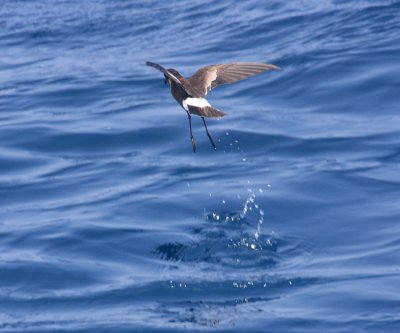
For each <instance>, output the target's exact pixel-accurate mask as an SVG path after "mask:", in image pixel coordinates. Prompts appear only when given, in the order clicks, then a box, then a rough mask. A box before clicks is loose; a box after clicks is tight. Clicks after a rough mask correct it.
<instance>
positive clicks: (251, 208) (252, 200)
mask: <svg viewBox="0 0 400 333" xmlns="http://www.w3.org/2000/svg"><path fill="white" fill-rule="evenodd" d="M247 191H248V193H249V196H248V197H247V199H246V201H245V203H244V206H243V210H242V212H241V213H240V218H241V219H245V218H246V216H247V215H248V214H250V212H251V213H254V214H256V216H257V215H258V218H257V219H258V220H257V229H256V232H255V233H254V237H255V238H256V240H258V238H259V237H260V235H261V226H262V225H263V223H264V210H263V209H262V208H261V207H260V205H259V204H258V203H257V201H256V198H257V195H256V193H255V192H254V191H253V189H252V188H248V189H247ZM258 192H259V193H263V192H264V191H263V190H262V189H261V188H260V189H258Z"/></svg>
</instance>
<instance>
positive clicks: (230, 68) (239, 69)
mask: <svg viewBox="0 0 400 333" xmlns="http://www.w3.org/2000/svg"><path fill="white" fill-rule="evenodd" d="M273 69H280V68H279V67H278V66H274V65H270V64H260V63H256V62H237V63H233V64H222V65H221V64H217V65H210V66H207V67H204V68H201V69H199V70H198V71H197V72H196V73H194V74H193V75H192V77H191V78H190V79H189V82H190V87H191V91H192V94H193V96H194V97H204V96H205V95H207V93H208V92H209V91H210V90H211V89H214V88H215V87H217V86H219V85H222V84H229V83H234V82H237V81H240V80H243V79H246V78H248V77H251V76H253V75H256V74H260V73H263V72H266V71H269V70H273Z"/></svg>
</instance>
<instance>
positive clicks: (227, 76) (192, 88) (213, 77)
mask: <svg viewBox="0 0 400 333" xmlns="http://www.w3.org/2000/svg"><path fill="white" fill-rule="evenodd" d="M146 65H147V66H150V67H154V68H155V69H157V70H159V71H160V72H161V73H163V74H164V82H165V85H166V84H168V85H169V86H170V87H171V94H172V96H173V97H174V98H175V100H176V101H177V102H178V104H179V105H180V106H181V107H182V108H183V109H184V110H185V111H186V113H187V116H188V119H189V130H190V140H191V142H192V147H193V152H194V153H195V152H196V143H195V140H194V136H193V132H192V115H196V116H200V117H201V119H202V120H203V124H204V128H205V130H206V133H207V137H208V139H209V140H210V143H211V145H212V147H213V148H214V149H216V146H215V143H214V140H213V139H212V137H211V135H210V133H209V131H208V128H207V124H206V121H205V119H204V118H220V117H223V116H225V115H226V113H224V112H222V111H220V110H218V109H216V108H214V107H212V106H211V104H210V103H209V102H208V101H207V100H206V99H205V96H206V95H207V93H208V92H210V90H211V89H214V88H216V87H218V86H220V85H223V84H231V83H234V82H237V81H240V80H243V79H246V78H248V77H251V76H254V75H257V74H260V73H263V72H266V71H270V70H278V69H280V67H278V66H275V65H271V64H264V63H257V62H236V63H228V64H214V65H208V66H205V67H203V68H200V69H199V70H197V71H196V72H195V73H194V74H193V75H192V76H191V77H190V78H187V79H186V78H184V77H183V76H182V75H181V74H180V73H179V72H178V71H177V70H176V69H174V68H169V69H166V68H164V67H163V66H161V65H159V64H157V63H154V62H151V61H146Z"/></svg>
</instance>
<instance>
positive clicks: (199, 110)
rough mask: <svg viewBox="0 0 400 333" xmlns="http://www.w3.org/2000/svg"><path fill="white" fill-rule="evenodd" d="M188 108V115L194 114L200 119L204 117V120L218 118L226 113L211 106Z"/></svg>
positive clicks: (190, 106) (191, 106) (192, 106)
mask: <svg viewBox="0 0 400 333" xmlns="http://www.w3.org/2000/svg"><path fill="white" fill-rule="evenodd" d="M188 107H189V113H190V114H195V115H197V116H200V117H206V118H220V117H223V116H225V115H226V113H224V112H222V111H220V110H218V109H215V108H213V107H212V106H203V107H200V106H194V105H188Z"/></svg>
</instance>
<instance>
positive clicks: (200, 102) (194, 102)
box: [182, 97, 211, 111]
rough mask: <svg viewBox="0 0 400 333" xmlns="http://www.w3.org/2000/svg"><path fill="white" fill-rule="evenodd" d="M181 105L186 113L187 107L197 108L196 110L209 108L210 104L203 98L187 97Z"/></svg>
mask: <svg viewBox="0 0 400 333" xmlns="http://www.w3.org/2000/svg"><path fill="white" fill-rule="evenodd" d="M182 105H183V108H184V109H185V110H186V111H189V107H188V105H190V106H197V107H198V108H204V107H206V106H211V105H210V103H208V101H207V100H206V99H205V98H194V97H188V98H186V99H184V100H183V102H182Z"/></svg>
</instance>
